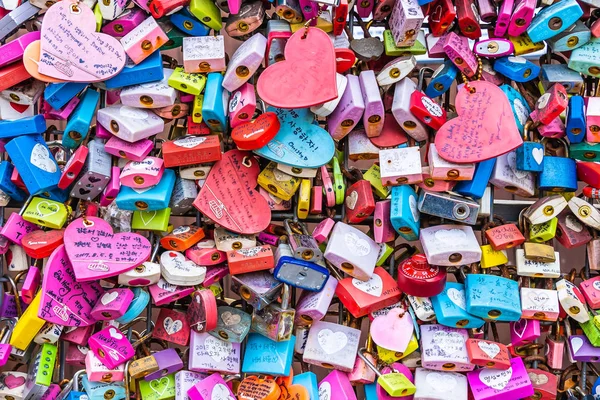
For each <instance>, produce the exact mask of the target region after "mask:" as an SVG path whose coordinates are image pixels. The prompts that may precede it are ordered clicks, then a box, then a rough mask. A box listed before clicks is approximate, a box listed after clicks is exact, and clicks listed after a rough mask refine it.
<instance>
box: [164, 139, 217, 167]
mask: <svg viewBox="0 0 600 400" xmlns="http://www.w3.org/2000/svg"><path fill="white" fill-rule="evenodd" d="M162 150H163V159H164V162H165V167H167V168H170V167H175V166H183V165H194V164H201V163H209V162H215V161H219V160H220V159H221V142H220V140H219V137H218V136H217V135H207V136H185V137H183V138H179V139H176V140H170V141H167V142H165V143H163V147H162Z"/></svg>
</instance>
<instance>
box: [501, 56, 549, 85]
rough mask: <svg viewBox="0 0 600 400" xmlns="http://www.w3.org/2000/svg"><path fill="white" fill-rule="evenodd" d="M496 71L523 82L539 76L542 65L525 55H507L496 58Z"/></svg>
mask: <svg viewBox="0 0 600 400" xmlns="http://www.w3.org/2000/svg"><path fill="white" fill-rule="evenodd" d="M494 71H496V72H498V73H500V74H502V75H504V76H506V77H507V78H509V79H511V80H513V81H515V82H519V83H523V82H529V81H532V80H534V79H535V78H537V77H538V75H539V74H540V67H539V66H537V65H535V64H534V63H532V62H531V61H529V60H527V59H526V58H524V57H520V56H506V57H500V58H498V59H497V60H496V62H495V63H494Z"/></svg>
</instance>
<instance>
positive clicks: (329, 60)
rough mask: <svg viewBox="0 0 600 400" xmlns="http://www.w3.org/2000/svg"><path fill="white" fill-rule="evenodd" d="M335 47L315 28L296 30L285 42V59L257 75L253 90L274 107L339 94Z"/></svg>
mask: <svg viewBox="0 0 600 400" xmlns="http://www.w3.org/2000/svg"><path fill="white" fill-rule="evenodd" d="M335 58H336V57H335V50H334V48H333V44H332V43H331V39H330V38H329V36H327V34H326V33H325V32H323V31H322V30H320V29H317V28H308V29H299V30H298V31H296V33H294V34H293V35H292V36H291V37H290V38H289V39H288V41H287V44H286V45H285V60H284V61H280V62H278V63H275V64H271V65H269V66H268V67H267V69H265V70H264V71H263V73H262V74H261V75H260V76H259V77H258V83H257V85H256V89H257V91H258V94H259V95H260V98H261V99H262V100H264V101H265V103H267V104H270V105H272V106H274V107H277V108H307V107H310V106H314V105H317V104H323V103H326V102H328V101H330V100H333V99H335V98H336V97H337V96H338V93H337V85H336V78H335V69H336V65H335Z"/></svg>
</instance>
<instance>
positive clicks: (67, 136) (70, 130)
mask: <svg viewBox="0 0 600 400" xmlns="http://www.w3.org/2000/svg"><path fill="white" fill-rule="evenodd" d="M99 102H100V93H98V92H97V91H95V90H94V89H92V88H88V89H87V90H86V91H85V92H84V93H83V95H82V96H81V99H80V101H79V104H77V107H75V110H74V111H73V113H72V114H71V116H70V117H69V120H68V121H67V126H66V127H65V132H64V134H63V137H62V144H63V146H65V147H66V148H68V149H75V148H77V147H78V146H79V145H80V144H81V143H82V142H83V141H84V140H85V138H86V137H87V135H88V131H89V130H90V127H91V126H92V119H93V118H94V116H95V115H96V107H97V106H98V103H99Z"/></svg>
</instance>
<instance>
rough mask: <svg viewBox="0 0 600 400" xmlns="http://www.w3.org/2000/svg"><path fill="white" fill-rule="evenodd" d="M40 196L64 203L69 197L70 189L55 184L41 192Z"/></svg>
mask: <svg viewBox="0 0 600 400" xmlns="http://www.w3.org/2000/svg"><path fill="white" fill-rule="evenodd" d="M40 196H41V197H45V198H47V199H50V200H54V201H58V202H59V203H64V202H65V201H67V199H68V198H69V190H68V189H65V190H63V189H60V188H59V187H58V186H54V187H52V188H50V189H48V190H47V191H45V192H43V193H40Z"/></svg>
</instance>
